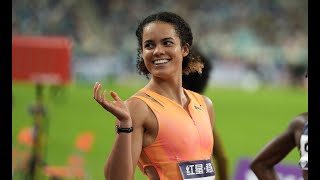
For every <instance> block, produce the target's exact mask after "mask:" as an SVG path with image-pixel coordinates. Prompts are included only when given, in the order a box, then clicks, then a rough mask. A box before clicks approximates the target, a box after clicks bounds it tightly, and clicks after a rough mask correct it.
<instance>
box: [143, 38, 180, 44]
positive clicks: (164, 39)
mask: <svg viewBox="0 0 320 180" xmlns="http://www.w3.org/2000/svg"><path fill="white" fill-rule="evenodd" d="M167 40H174V39H173V38H172V37H167V38H163V39H161V40H160V41H161V42H163V41H167ZM151 42H154V41H153V40H146V41H144V42H143V43H151Z"/></svg>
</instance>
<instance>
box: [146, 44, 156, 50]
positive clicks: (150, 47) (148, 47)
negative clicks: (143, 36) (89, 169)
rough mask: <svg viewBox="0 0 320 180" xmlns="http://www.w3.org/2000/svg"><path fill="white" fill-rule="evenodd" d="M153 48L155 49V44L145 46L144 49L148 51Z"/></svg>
mask: <svg viewBox="0 0 320 180" xmlns="http://www.w3.org/2000/svg"><path fill="white" fill-rule="evenodd" d="M153 47H154V44H152V43H146V44H144V48H146V49H152V48H153Z"/></svg>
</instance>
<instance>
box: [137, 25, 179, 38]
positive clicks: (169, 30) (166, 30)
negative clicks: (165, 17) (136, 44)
mask: <svg viewBox="0 0 320 180" xmlns="http://www.w3.org/2000/svg"><path fill="white" fill-rule="evenodd" d="M168 37H171V38H176V37H177V33H176V30H175V28H174V26H173V25H172V24H170V23H166V22H162V21H155V22H151V23H149V24H147V25H146V26H145V27H144V28H143V35H142V38H143V41H145V40H153V39H158V38H160V39H162V38H168Z"/></svg>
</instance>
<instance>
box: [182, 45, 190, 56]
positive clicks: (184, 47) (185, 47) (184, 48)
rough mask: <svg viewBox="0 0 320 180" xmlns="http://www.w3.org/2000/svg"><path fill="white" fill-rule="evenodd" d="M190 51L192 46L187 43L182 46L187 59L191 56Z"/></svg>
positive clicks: (183, 54)
mask: <svg viewBox="0 0 320 180" xmlns="http://www.w3.org/2000/svg"><path fill="white" fill-rule="evenodd" d="M189 51H190V45H189V44H188V43H186V44H185V45H183V46H182V56H183V57H186V56H187V55H188V54H189Z"/></svg>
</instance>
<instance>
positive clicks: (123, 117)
mask: <svg viewBox="0 0 320 180" xmlns="http://www.w3.org/2000/svg"><path fill="white" fill-rule="evenodd" d="M101 87H102V86H101V84H100V83H99V82H96V83H95V85H94V87H93V98H94V99H95V100H96V101H97V102H98V103H99V104H100V105H101V106H102V107H103V108H104V109H105V110H107V111H109V112H110V113H112V114H113V115H114V116H116V117H117V119H118V120H119V121H121V122H127V121H131V118H130V111H129V109H128V107H127V106H126V104H125V103H124V102H123V101H122V100H121V99H120V97H119V96H118V94H117V93H116V92H113V91H111V92H110V96H111V97H112V98H113V100H114V101H110V100H108V99H107V98H106V93H107V91H106V90H104V91H103V93H102V94H101V95H100V90H101Z"/></svg>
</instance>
